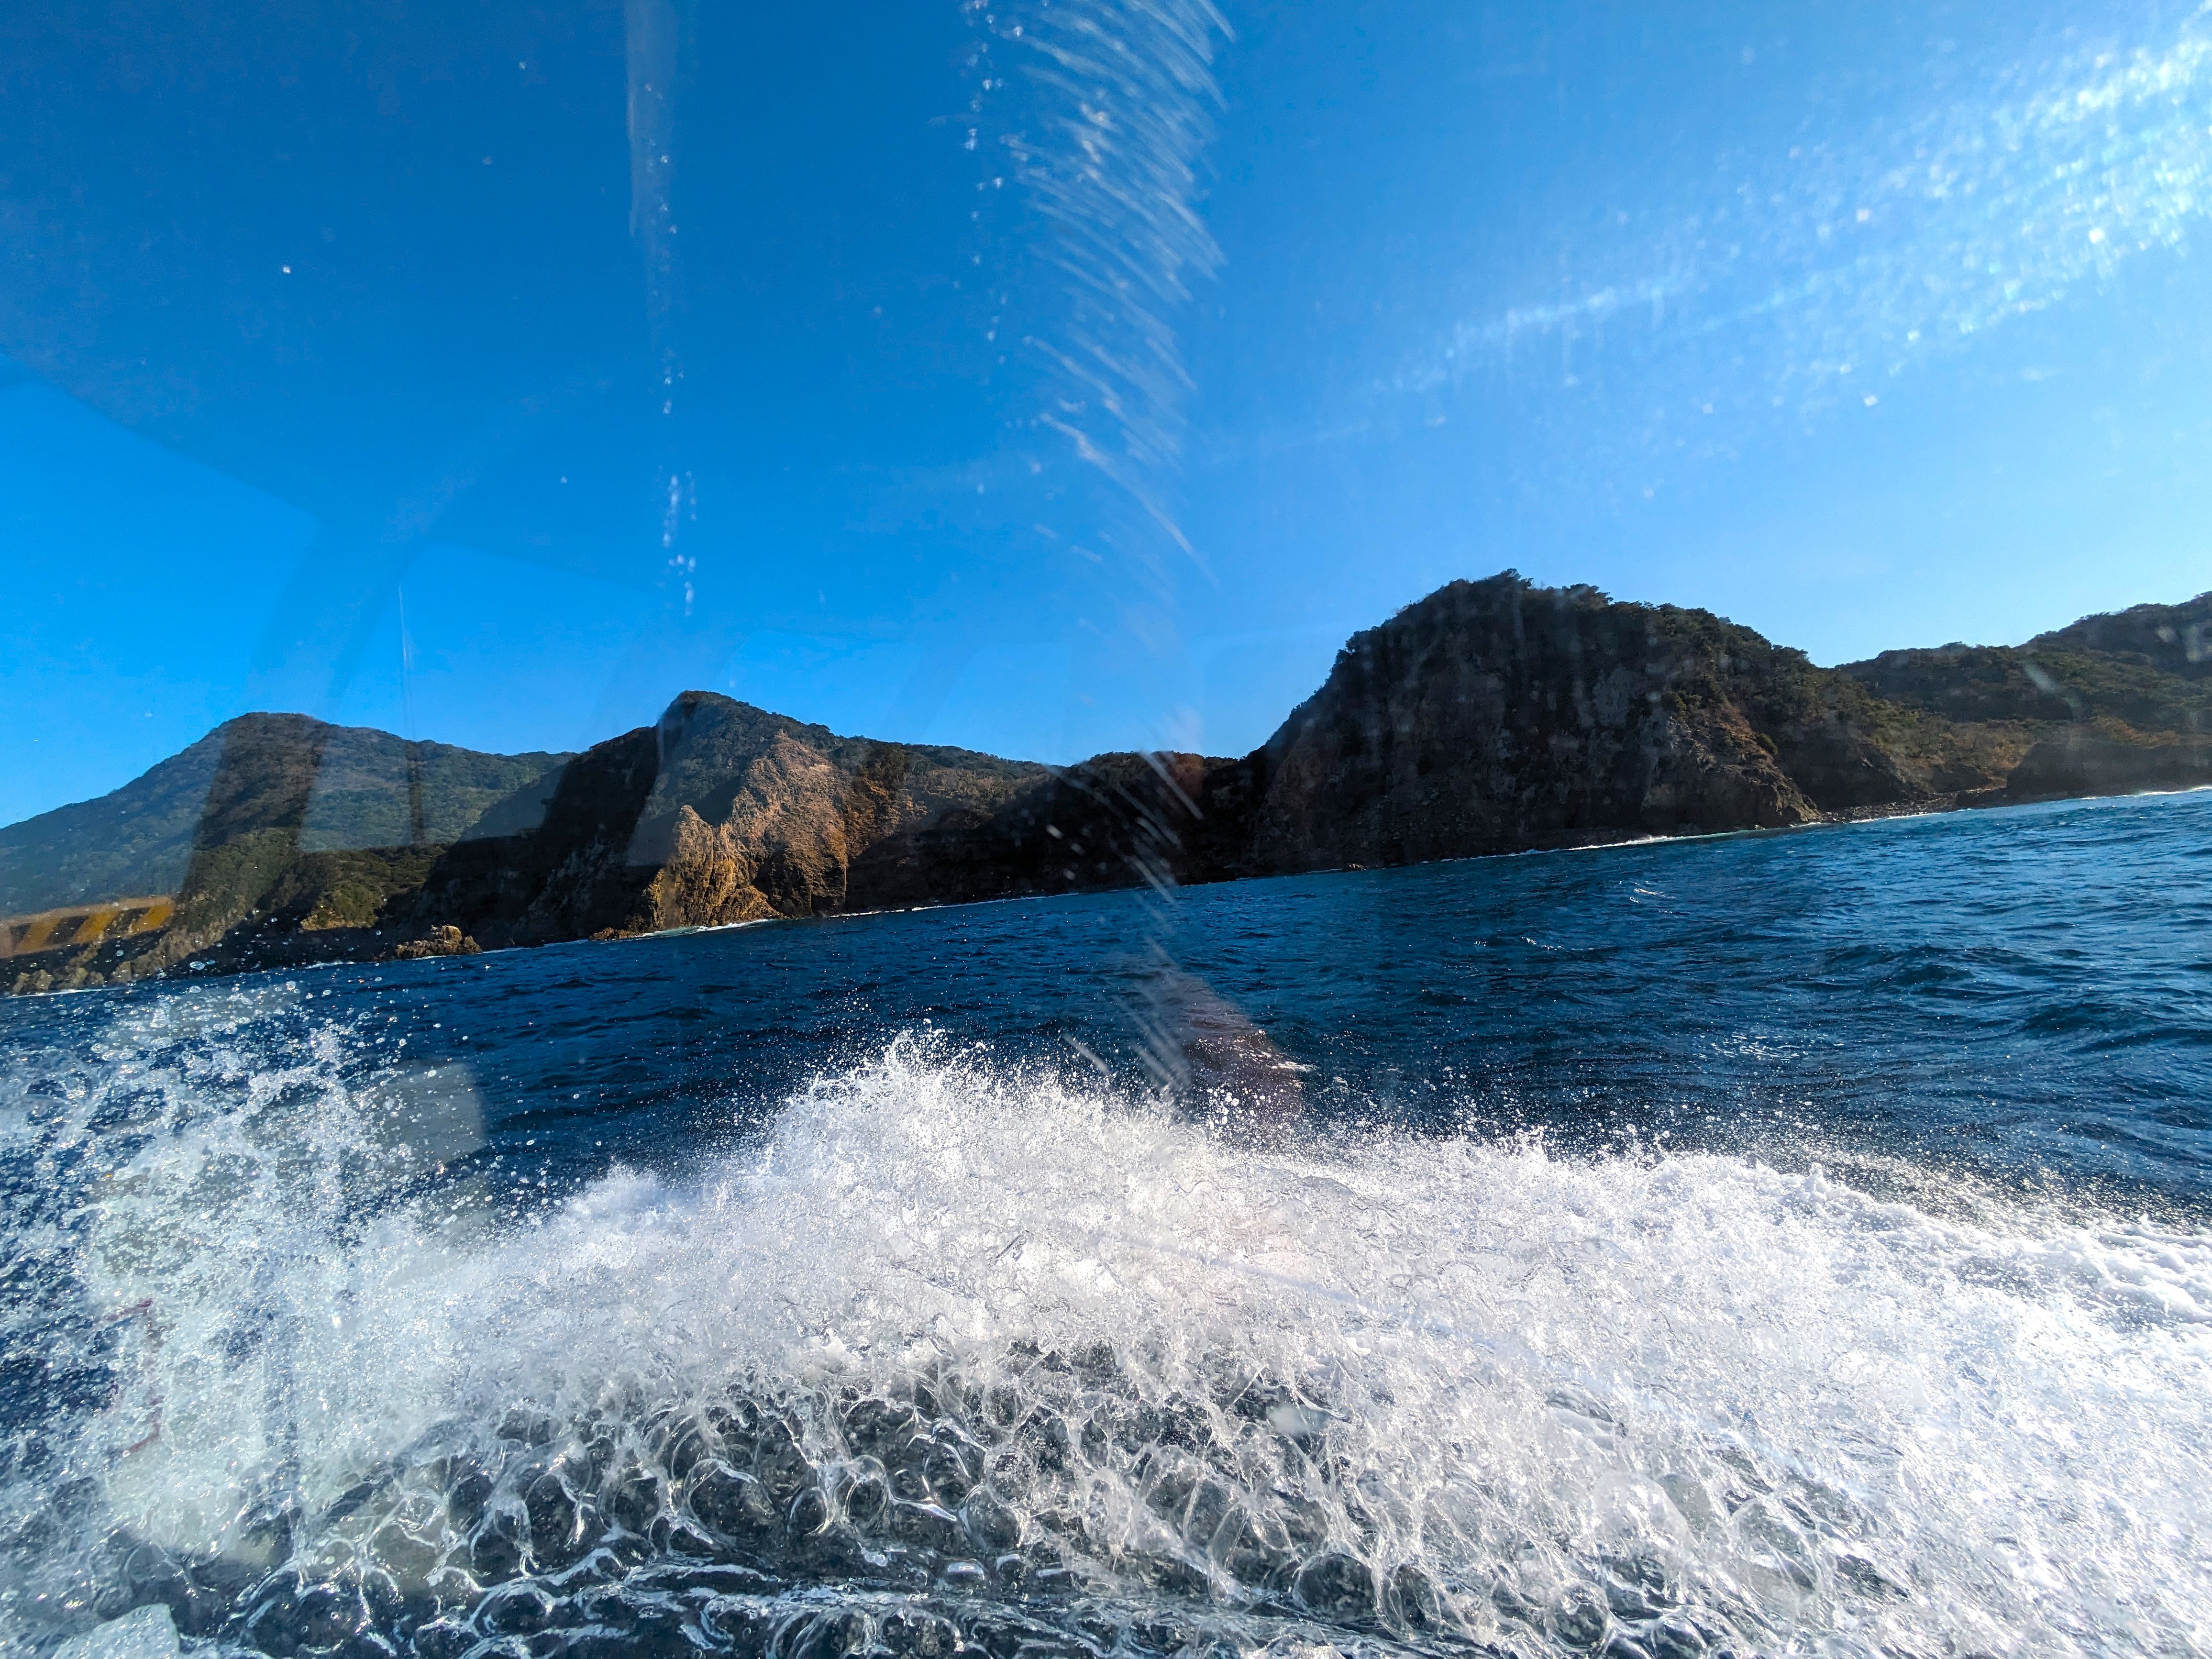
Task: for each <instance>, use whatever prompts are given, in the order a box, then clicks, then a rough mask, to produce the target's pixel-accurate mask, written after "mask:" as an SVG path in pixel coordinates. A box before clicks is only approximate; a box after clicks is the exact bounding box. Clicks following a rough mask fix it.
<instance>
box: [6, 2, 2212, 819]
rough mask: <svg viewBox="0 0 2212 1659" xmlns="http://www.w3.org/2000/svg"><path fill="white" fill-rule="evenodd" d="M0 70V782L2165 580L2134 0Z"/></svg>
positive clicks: (857, 12) (518, 30)
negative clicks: (1430, 614)
mask: <svg viewBox="0 0 2212 1659" xmlns="http://www.w3.org/2000/svg"><path fill="white" fill-rule="evenodd" d="M440 14H452V15H440ZM0 111H4V114H3V115H0V696H4V697H5V699H6V707H7V709H8V711H9V718H8V720H6V722H5V724H4V727H3V728H0V821H6V820H13V819H15V818H18V817H23V816H26V815H27V814H30V813H32V812H34V811H42V810H44V809H46V808H47V807H50V806H52V805H58V804H60V803H61V802H63V801H66V800H71V799H82V798H83V797H86V796H88V795H92V794H95V793H100V792H101V791H104V790H106V789H108V788H112V787H115V786H116V785H118V784H119V783H121V782H123V781H125V780H126V779H128V778H129V777H131V776H132V775H135V774H137V772H139V771H141V770H143V769H144V768H145V767H147V766H148V765H149V764H151V763H153V762H155V760H158V759H159V758H161V757H162V756H164V755H166V754H168V753H171V752H173V751H174V750H176V749H178V748H179V747H181V746H183V745H184V744H186V743H188V742H190V741H191V740H192V739H194V738H197V737H198V736H199V735H200V734H201V733H202V732H204V731H205V730H207V729H208V728H209V727H210V726H213V725H214V724H216V722H218V721H219V720H222V719H224V718H226V717H228V716H229V715H231V714H235V713H238V712H240V711H241V710H244V709H247V708H297V709H303V710H306V711H307V712H310V713H313V714H319V715H323V716H325V717H326V718H330V719H334V720H344V721H348V722H355V723H363V724H373V725H378V726H386V727H387V728H390V729H393V730H399V731H405V732H411V733H412V734H413V735H416V736H422V737H428V738H441V739H444V740H447V741H451V742H455V743H461V744H470V745H471V746H475V747H480V748H489V749H501V750H520V749H530V748H572V747H580V746H582V745H584V744H588V743H591V742H592V741H596V740H597V739H599V738H603V737H605V736H608V735H611V733H613V732H616V731H618V730H621V729H623V728H624V727H627V726H633V725H636V724H638V723H641V722H642V721H645V720H650V719H651V718H653V715H654V714H656V713H657V712H658V710H659V708H660V707H661V706H662V705H663V704H664V703H665V701H666V699H667V698H668V697H669V696H671V695H672V694H673V693H674V692H676V691H678V690H682V689H684V688H685V687H688V686H705V687H708V688H711V689H714V690H722V691H726V692H729V693H731V694H732V695H735V696H743V697H745V698H748V699H750V700H751V701H753V702H759V703H762V704H764V705H766V706H769V707H771V708H778V709H781V710H784V711H786V712H787V713H790V714H795V715H799V716H801V717H803V718H806V719H811V720H822V721H824V722H826V723H828V724H829V725H831V726H835V727H837V728H839V729H840V730H843V731H848V732H866V733H869V734H872V735H878V736H884V737H894V738H908V739H915V740H926V741H933V742H948V743H958V744H968V745H971V746H974V747H978V748H983V749H988V750H996V751H999V752H1002V753H1011V754H1018V755H1024V756H1031V757H1038V758H1042V759H1048V760H1060V761H1064V760H1070V759H1073V758H1076V757H1079V756H1081V755H1084V754H1085V753H1089V752H1091V751H1093V750H1098V749H1102V748H1108V747H1124V746H1133V745H1138V744H1172V745H1175V746H1179V747H1197V748H1202V749H1204V750H1208V751H1210V752H1213V753H1237V752H1241V751H1243V750H1246V749H1248V748H1249V747H1251V746H1252V745H1253V744H1256V743H1257V742H1259V741H1260V740H1261V739H1262V738H1264V737H1265V736H1266V735H1267V732H1268V731H1269V730H1270V729H1272V728H1273V726H1274V725H1275V723H1276V722H1277V721H1278V720H1279V719H1280V718H1281V717H1282V715H1283V714H1285V712H1286V711H1287V710H1288V708H1290V706H1291V704H1292V703H1294V702H1296V701H1297V699H1299V698H1300V697H1302V696H1304V695H1305V694H1306V693H1307V692H1309V691H1310V690H1312V689H1313V687H1314V686H1315V685H1316V684H1318V683H1319V681H1320V679H1321V678H1322V675H1323V674H1324V673H1325V672H1326V671H1327V669H1328V663H1329V660H1330V659H1331V657H1332V655H1333V653H1334V651H1335V648H1336V647H1337V646H1338V644H1339V643H1340V641H1342V639H1343V638H1344V636H1345V635H1347V634H1349V633H1350V632H1352V630H1353V629H1358V628H1360V627H1364V626H1366V625H1369V624H1370V623H1374V622H1376V621H1378V620H1380V619H1381V618H1382V617H1384V616H1386V615H1387V614H1389V611H1392V610H1393V609H1395V607H1396V606H1398V605H1402V604H1405V603H1407V602H1408V601H1410V600H1412V599H1416V598H1418V597H1419V596H1420V595H1421V594H1422V593H1424V592H1427V591H1428V590H1430V589H1431V588H1432V587H1434V586H1437V584H1439V583H1441V582H1443V581H1445V580H1449V579H1450V578H1452V577H1455V576H1479V575H1484V574H1490V573H1492V572H1493V571H1495V570H1498V569H1499V568H1504V567H1506V566H1512V567H1515V568H1518V569H1520V570H1521V571H1522V572H1523V573H1524V574H1527V575H1529V576H1531V577H1533V578H1535V579H1537V580H1544V581H1559V582H1565V581H1590V582H1595V583H1596V584H1598V585H1600V586H1603V587H1605V588H1607V590H1608V591H1610V592H1613V593H1615V594H1616V595H1619V596H1620V597H1624V598H1631V599H1651V600H1668V601H1674V602H1679V603H1683V604H1692V605H1706V606H1710V607H1711V608H1713V609H1715V610H1717V611H1722V612H1723V613H1724V614H1726V615H1728V616H1730V617H1735V619H1737V620H1738V621H1741V622H1744V623H1749V624H1751V625H1752V626H1754V627H1756V628H1759V629H1761V630H1762V631H1764V632H1765V633H1766V634H1768V635H1770V636H1771V637H1773V638H1775V639H1777V640H1778V641H1784V642H1787V643H1791V644H1796V645H1800V646H1802V647H1805V648H1806V649H1808V651H1810V652H1811V653H1812V654H1813V655H1814V658H1815V659H1816V660H1820V661H1823V662H1834V661H1839V660H1844V659H1850V658H1853V657H1857V656H1862V655H1866V654H1869V653H1873V652H1875V651H1876V650H1879V649H1881V648H1883V647H1889V646H1895V645H1912V644H1936V643H1941V642H1942V641H1948V640H1951V639H1957V638H1964V639H1969V640H1975V641H2009V640H2017V639H2021V638H2023V637H2025V636H2026V635H2029V634H2031V633H2033V632H2035V631H2037V630H2039V629H2044V628H2047V627H2051V626H2054V625H2056V624H2058V623H2063V622H2065V621H2068V620H2069V619H2070V618H2072V617H2075V616H2076V615H2079V614H2081V613H2082V612H2085V611H2092V610H2100V609H2111V608H2116V607H2118V606H2121V605H2128V604H2131V603H2135V602H2137V601H2140V600H2143V599H2165V600H2172V599H2179V598H2182V597H2184V596H2185V595H2188V594H2191V593H2193V592H2197V591H2200V590H2202V589H2203V588H2205V587H2208V586H2212V265H2208V264H2207V261H2206V258H2205V255H2206V252H2207V250H2206V247H2205V235H2206V232H2207V230H2208V228H2212V227H2208V225H2207V223H2206V217H2205V216H2206V208H2207V206H2208V204H2212V19H2208V18H2206V17H2203V16H2202V15H2199V14H2198V13H2197V12H2196V11H2195V10H2194V9H2192V8H2191V7H2189V6H2184V5H2173V4H2155V3H2143V0H2137V3H2130V4H2102V5H2100V4H2094V3H2087V4H2085V3H2070V4H2063V5H2062V4H2057V3H2044V0H2024V3H2018V4H2008V5H2004V6H1998V5H1993V4H1984V5H1930V4H1921V5H1910V6H1907V5H1892V4H1882V3H1866V0H1853V3H1849V4H1844V3H1831V4H1804V3H1796V0H1761V3H1757V4H1751V3H1741V4H1739V3H1710V4H1685V5H1680V6H1672V5H1670V6H1667V7H1663V8H1656V7H1651V6H1649V5H1632V4H1628V3H1618V4H1603V5H1601V4H1559V5H1553V6H1532V5H1516V6H1510V7H1508V6H1484V5H1480V4H1468V3H1437V0H1392V3H1389V4H1383V3H1367V0H1338V3H1331V4H1328V5H1304V4H1297V5H1293V4H1273V3H1265V4H1249V5H1238V4H1233V3H1230V4H1225V6H1224V8H1223V9H1222V10H1221V11H1220V12H1218V13H1215V12H1213V11H1212V10H1211V9H1209V8H1208V7H1206V5H1204V4H1200V3H1194V0H1150V3H1147V4H1146V5H1143V6H1136V5H1130V4H1109V3H1105V0H1054V3H1053V4H1050V5H1047V4H1043V3H1042V0H1018V3H1013V4H1010V5H1008V6H1006V7H1003V8H1000V9H997V10H989V9H985V8H982V7H970V8H964V9H963V6H962V5H961V4H960V3H958V0H896V3H892V0H864V3H860V4H856V5H854V6H849V7H845V8H841V9H836V10H835V11H834V12H829V13H824V12H822V11H821V10H819V9H807V8H757V7H754V8H728V7H719V6H714V5H710V4H706V3H691V0H630V3H629V5H628V6H627V8H626V7H625V6H624V5H623V4H622V3H617V0H592V3H588V4H563V3H555V4H553V5H550V6H543V5H540V6H533V7H523V6H520V5H516V4H512V3H507V0H489V3H485V4H480V5H470V6H449V7H436V8H406V9H403V8H399V7H397V6H391V5H385V6H368V5H359V6H337V5H331V4H326V3H314V0H309V3H303V4H294V5H289V6H286V7H283V8H278V7H274V6H270V5H264V4H261V3H254V0H249V3H244V4H231V5H226V6H222V7H217V6H215V5H213V4H211V3H209V0H190V3H185V0H144V3H135V4H132V5H129V6H125V5H122V4H120V3H107V4H96V3H88V0H52V3H49V4H46V5H41V6H39V7H33V8H22V9H19V13H18V15H15V16H14V17H12V18H11V19H10V21H8V22H6V23H5V24H4V25H0ZM663 157H665V158H666V159H665V161H664V160H663V159H662V158H663ZM671 480H672V481H673V483H672V487H671ZM403 614H404V621H405V630H404V631H405V646H404V649H403V641H402V616H403ZM403 661H404V664H405V671H404V673H403Z"/></svg>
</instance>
